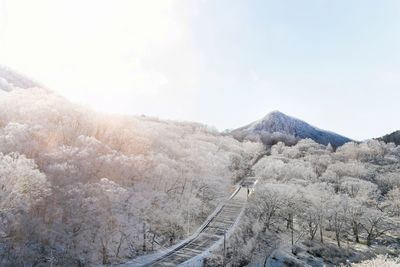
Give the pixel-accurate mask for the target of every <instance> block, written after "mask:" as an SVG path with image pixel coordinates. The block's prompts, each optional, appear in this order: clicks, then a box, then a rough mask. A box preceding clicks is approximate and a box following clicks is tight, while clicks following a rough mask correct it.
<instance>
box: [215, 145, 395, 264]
mask: <svg viewBox="0 0 400 267" xmlns="http://www.w3.org/2000/svg"><path fill="white" fill-rule="evenodd" d="M254 172H255V175H256V177H258V178H259V182H258V184H257V187H256V190H255V192H254V194H253V195H251V197H250V198H249V203H248V206H247V208H246V212H245V216H244V217H243V218H242V220H241V224H240V226H239V227H238V228H237V229H236V231H235V234H234V237H233V238H232V240H231V241H230V244H229V248H228V251H229V253H228V257H229V261H230V262H231V263H232V264H233V265H234V266H243V265H247V264H250V266H251V265H252V264H256V263H259V262H260V258H261V262H263V261H265V262H267V266H309V265H304V264H311V265H312V266H338V265H340V264H341V263H342V264H345V263H346V261H350V262H358V261H361V260H363V259H369V258H371V257H374V255H376V254H387V255H388V256H394V257H399V255H400V147H396V146H395V145H394V144H385V143H384V142H379V141H376V140H371V141H367V142H363V143H359V144H357V143H347V144H345V145H343V146H342V147H340V148H338V149H337V150H336V151H333V150H332V149H331V148H329V147H326V146H323V145H320V144H317V143H315V142H314V141H312V140H310V139H305V140H301V141H300V142H299V143H298V144H297V145H295V146H291V147H289V146H285V145H284V144H283V143H278V144H277V145H274V146H273V147H272V148H271V151H270V155H269V156H266V157H264V158H262V159H261V160H260V161H259V162H258V163H257V164H256V166H255V167H254ZM268 257H269V258H268ZM264 259H265V260H264ZM221 261H222V256H221V254H220V255H219V256H218V255H216V256H214V257H211V258H210V259H209V262H210V264H209V266H215V265H217V264H220V263H221ZM285 264H286V265H285ZM360 266H378V265H360ZM390 266H395V265H390ZM396 266H397V265H396Z"/></svg>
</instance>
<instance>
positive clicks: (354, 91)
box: [0, 0, 400, 139]
mask: <svg viewBox="0 0 400 267" xmlns="http://www.w3.org/2000/svg"><path fill="white" fill-rule="evenodd" d="M0 3H1V5H0V8H1V10H0V11H1V12H0V16H1V20H0V63H2V64H5V65H8V66H9V67H11V68H15V69H17V70H19V71H21V72H24V73H26V74H28V75H30V76H31V77H34V78H36V79H37V80H39V81H41V82H42V83H44V84H46V85H48V86H49V87H51V88H52V89H54V90H56V91H58V92H60V93H61V94H63V95H65V96H66V97H67V98H69V99H71V100H73V101H77V102H80V103H84V104H88V105H90V106H92V107H93V108H95V109H98V110H101V111H106V112H117V113H129V114H148V115H152V116H158V117H160V118H166V119H179V120H189V121H199V122H203V123H207V124H210V125H214V126H216V127H217V128H218V129H220V130H223V129H225V128H235V127H239V126H242V125H244V124H247V123H249V122H251V121H254V120H256V119H259V118H260V117H262V116H264V115H265V114H267V113H268V112H269V111H272V110H280V111H282V112H284V113H286V114H288V115H292V116H295V117H298V118H301V119H303V120H305V121H307V122H309V123H311V124H313V125H316V126H318V127H320V128H324V129H328V130H332V131H336V132H338V133H340V134H344V135H347V136H348V137H350V138H355V139H365V138H370V137H376V136H380V135H382V134H386V133H389V132H391V131H394V130H397V129H400V119H398V117H397V113H398V111H399V110H400V109H399V104H398V101H399V99H400V1H397V0H392V1H389V0H382V1H376V0H374V1H372V0H357V1H356V0H347V1H344V0H335V1H330V0H302V1H295V0H291V1H289V0H275V1H267V0H265V1H261V0H260V1H256V0H247V1H244V0H242V1H238V0H198V1H197V0H196V1H183V0H182V1H179V0H159V1H157V0H154V1H153V0H151V1H128V0H125V1H122V0H121V1H111V0H110V1H107V0H86V1H85V0H68V1H57V0H37V1H29V0H25V1H24V0H0Z"/></svg>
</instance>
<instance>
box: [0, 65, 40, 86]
mask: <svg viewBox="0 0 400 267" xmlns="http://www.w3.org/2000/svg"><path fill="white" fill-rule="evenodd" d="M33 87H42V86H41V85H40V84H38V83H36V82H34V81H32V80H30V79H29V78H27V77H25V76H24V75H22V74H19V73H17V72H15V71H12V70H10V69H8V68H7V67H4V66H0V91H6V92H9V91H12V90H14V89H16V88H22V89H28V88H33Z"/></svg>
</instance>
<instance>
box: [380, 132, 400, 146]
mask: <svg viewBox="0 0 400 267" xmlns="http://www.w3.org/2000/svg"><path fill="white" fill-rule="evenodd" d="M376 139H377V140H379V141H384V142H385V143H394V144H395V145H396V146H398V145H400V131H395V132H393V133H391V134H387V135H384V136H382V137H379V138H376Z"/></svg>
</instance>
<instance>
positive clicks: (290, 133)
mask: <svg viewBox="0 0 400 267" xmlns="http://www.w3.org/2000/svg"><path fill="white" fill-rule="evenodd" d="M231 134H232V135H233V136H234V137H235V138H236V139H239V140H243V139H250V140H252V139H259V140H261V141H262V142H263V143H264V144H267V145H272V144H274V143H277V142H278V141H283V142H285V143H286V144H294V143H296V142H297V141H298V140H299V139H305V138H311V139H313V140H314V141H315V142H317V143H320V144H323V145H328V144H331V145H332V146H333V147H339V146H341V145H343V144H345V143H347V142H350V141H352V140H351V139H350V138H347V137H345V136H342V135H339V134H336V133H333V132H329V131H325V130H321V129H318V128H316V127H314V126H311V125H310V124H308V123H306V122H305V121H302V120H299V119H296V118H293V117H290V116H288V115H285V114H283V113H282V112H279V111H274V112H271V113H269V114H268V115H267V116H265V117H264V118H262V119H261V120H258V121H255V122H253V123H251V124H249V125H246V126H244V127H241V128H238V129H235V130H233V131H231Z"/></svg>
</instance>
